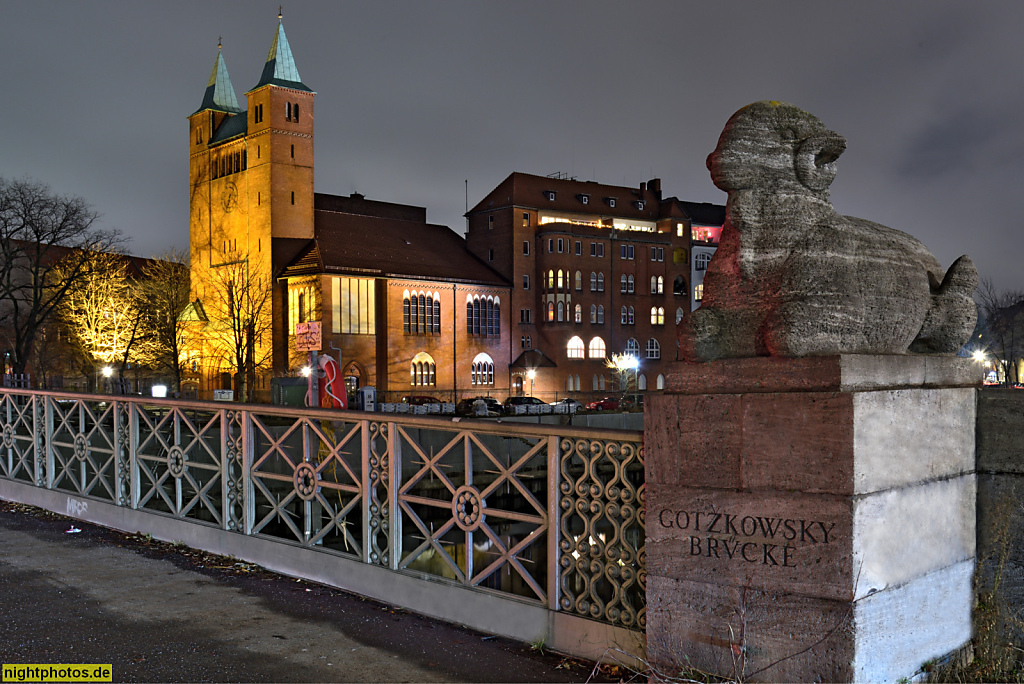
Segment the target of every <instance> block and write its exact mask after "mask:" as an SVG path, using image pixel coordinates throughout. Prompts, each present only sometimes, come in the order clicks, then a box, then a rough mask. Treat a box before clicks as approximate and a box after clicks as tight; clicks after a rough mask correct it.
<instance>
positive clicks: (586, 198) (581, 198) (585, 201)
mask: <svg viewBox="0 0 1024 684" xmlns="http://www.w3.org/2000/svg"><path fill="white" fill-rule="evenodd" d="M576 199H578V200H579V201H580V203H581V204H590V195H576Z"/></svg>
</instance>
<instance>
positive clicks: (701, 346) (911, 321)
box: [679, 102, 978, 361]
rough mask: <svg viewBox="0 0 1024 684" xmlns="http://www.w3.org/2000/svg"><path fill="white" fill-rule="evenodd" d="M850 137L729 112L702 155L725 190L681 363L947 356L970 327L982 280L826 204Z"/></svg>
mask: <svg viewBox="0 0 1024 684" xmlns="http://www.w3.org/2000/svg"><path fill="white" fill-rule="evenodd" d="M845 149H846V139H845V138H843V137H842V136H841V135H839V134H838V133H835V132H833V131H830V130H828V129H827V128H826V127H825V126H824V125H823V124H822V123H821V121H820V120H818V118H817V117H815V116H813V115H811V114H809V113H807V112H805V111H802V110H800V109H798V108H797V107H794V106H793V105H789V104H785V103H782V102H757V103H755V104H752V105H748V106H747V107H744V108H743V109H741V110H739V111H738V112H736V113H735V114H734V115H733V116H732V118H730V119H729V122H728V123H727V124H726V125H725V129H724V130H723V131H722V135H721V137H720V138H719V140H718V147H717V148H716V149H715V151H714V152H712V153H711V154H710V155H709V156H708V170H709V171H710V172H711V179H712V180H713V181H714V183H715V185H716V186H718V187H719V188H720V189H722V190H725V191H726V192H727V193H729V198H728V202H727V205H726V219H725V227H724V228H723V230H722V237H721V241H720V244H719V247H718V251H717V253H716V254H715V256H714V258H713V259H712V260H711V263H710V265H709V266H708V270H707V274H706V275H705V278H704V292H705V294H704V299H703V302H702V304H701V307H700V308H699V309H698V310H697V311H695V312H693V314H691V315H690V316H688V317H687V318H686V319H684V321H683V322H682V324H681V325H680V334H679V345H680V358H682V359H684V360H687V361H710V360H712V359H718V358H726V357H746V356H766V355H771V356H788V357H794V356H822V355H830V354H904V353H907V352H908V351H909V352H917V353H946V354H948V353H954V352H956V351H957V350H958V349H960V347H961V346H962V345H963V344H964V343H965V342H966V341H967V339H968V337H969V336H970V334H971V332H972V330H973V329H974V324H975V318H976V310H975V306H974V301H973V299H972V293H973V292H974V289H975V288H976V287H977V285H978V272H977V270H976V269H975V267H974V264H973V263H972V262H971V260H970V258H968V257H967V256H966V255H965V256H961V257H960V258H959V259H957V260H956V261H955V262H954V263H953V265H952V266H951V267H950V268H949V270H948V271H946V272H945V273H944V272H943V270H942V267H941V266H940V265H939V262H938V261H936V259H935V257H934V256H932V254H931V253H930V252H929V251H928V250H927V248H925V246H924V245H922V244H921V243H920V242H919V241H918V240H916V239H914V238H913V237H911V236H910V235H907V234H906V233H903V232H901V231H898V230H894V229H892V228H886V227H885V226H882V225H879V224H877V223H872V222H870V221H865V220H864V219H859V218H853V217H850V216H841V215H839V214H838V213H836V211H835V209H833V207H832V203H831V201H830V200H829V191H828V188H829V185H831V183H832V180H833V179H834V178H835V175H836V160H837V159H838V158H839V155H840V154H842V153H843V151H844V150H845Z"/></svg>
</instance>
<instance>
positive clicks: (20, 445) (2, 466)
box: [0, 394, 42, 484]
mask: <svg viewBox="0 0 1024 684" xmlns="http://www.w3.org/2000/svg"><path fill="white" fill-rule="evenodd" d="M41 409H42V401H41V399H40V398H38V397H31V396H24V395H13V394H8V395H4V396H3V398H2V400H0V420H2V422H3V425H2V427H0V440H2V445H3V447H2V448H3V451H2V456H0V475H2V476H3V477H7V478H10V479H12V480H25V481H28V482H31V483H33V484H36V483H37V481H38V480H39V479H40V475H41V473H40V468H39V466H38V465H37V459H38V458H39V453H38V450H37V449H36V444H37V443H38V437H39V432H38V430H39V429H40V428H41V425H39V427H37V424H40V423H41V422H42V421H41V420H39V421H37V414H38V413H41ZM40 418H41V416H40Z"/></svg>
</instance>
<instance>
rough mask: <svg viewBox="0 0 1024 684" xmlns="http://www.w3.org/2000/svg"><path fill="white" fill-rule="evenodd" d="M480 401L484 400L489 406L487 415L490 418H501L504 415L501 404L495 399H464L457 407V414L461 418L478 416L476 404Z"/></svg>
mask: <svg viewBox="0 0 1024 684" xmlns="http://www.w3.org/2000/svg"><path fill="white" fill-rule="evenodd" d="M479 399H483V401H484V403H485V404H486V405H487V415H488V416H490V417H492V418H493V417H494V416H500V415H501V414H503V413H504V412H505V411H504V408H503V407H502V405H501V403H500V402H499V401H498V400H497V399H495V398H494V397H473V398H472V399H463V400H462V401H460V402H459V403H458V405H457V406H456V407H455V412H456V413H458V414H459V415H460V416H475V415H476V402H477V400H479Z"/></svg>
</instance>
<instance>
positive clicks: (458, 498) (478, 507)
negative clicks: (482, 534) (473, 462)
mask: <svg viewBox="0 0 1024 684" xmlns="http://www.w3.org/2000/svg"><path fill="white" fill-rule="evenodd" d="M452 515H453V516H454V517H455V524H456V525H458V526H459V528H460V529H462V530H465V531H466V532H472V531H473V530H475V529H476V528H478V527H480V523H481V522H483V518H484V501H483V499H482V498H480V492H479V491H477V489H476V487H474V486H473V485H463V486H461V487H459V488H458V489H457V490H455V496H454V497H452Z"/></svg>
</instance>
